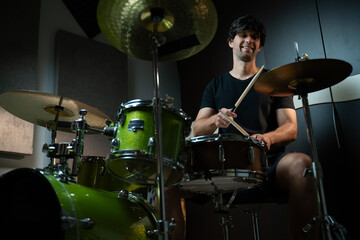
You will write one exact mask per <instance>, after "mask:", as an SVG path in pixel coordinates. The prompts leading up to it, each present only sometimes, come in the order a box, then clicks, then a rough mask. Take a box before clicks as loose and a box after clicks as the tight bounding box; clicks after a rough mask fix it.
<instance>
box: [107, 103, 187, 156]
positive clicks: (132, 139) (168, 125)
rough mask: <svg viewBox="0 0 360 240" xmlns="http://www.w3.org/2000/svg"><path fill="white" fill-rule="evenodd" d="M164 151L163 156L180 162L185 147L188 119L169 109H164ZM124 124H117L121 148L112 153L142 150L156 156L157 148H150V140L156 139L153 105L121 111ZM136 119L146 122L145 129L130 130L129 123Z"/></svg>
mask: <svg viewBox="0 0 360 240" xmlns="http://www.w3.org/2000/svg"><path fill="white" fill-rule="evenodd" d="M161 112H162V114H161V121H162V149H163V155H165V156H167V157H169V158H172V159H174V161H178V158H179V154H180V152H181V151H182V150H183V149H184V146H185V132H186V129H185V127H186V118H184V117H183V116H181V115H180V113H178V112H176V111H175V110H171V109H169V108H165V107H163V108H162V111H161ZM121 115H122V116H121V117H123V118H125V122H124V123H122V124H121V123H117V128H118V130H117V133H116V138H117V139H119V143H120V144H119V147H117V148H113V149H112V152H113V153H114V152H116V151H121V150H141V151H143V152H144V153H145V154H155V150H156V147H155V146H154V147H152V148H149V147H148V141H149V139H150V138H153V139H154V140H155V139H156V136H155V123H154V110H153V106H152V105H146V104H140V105H139V106H137V107H127V106H126V105H125V107H123V108H122V110H121ZM134 119H140V120H143V121H144V126H143V129H139V130H137V131H131V130H129V123H130V122H131V121H132V120H134Z"/></svg>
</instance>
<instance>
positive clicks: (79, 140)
mask: <svg viewBox="0 0 360 240" xmlns="http://www.w3.org/2000/svg"><path fill="white" fill-rule="evenodd" d="M79 114H80V117H79V119H77V120H75V121H73V122H72V124H71V130H72V131H73V132H76V137H75V139H73V140H72V148H73V151H74V159H73V165H72V168H71V175H72V176H77V174H78V168H79V164H80V159H81V157H82V155H83V152H84V135H85V132H86V131H87V130H86V129H87V124H86V120H85V117H84V116H85V115H86V114H87V110H86V109H81V110H80V111H79Z"/></svg>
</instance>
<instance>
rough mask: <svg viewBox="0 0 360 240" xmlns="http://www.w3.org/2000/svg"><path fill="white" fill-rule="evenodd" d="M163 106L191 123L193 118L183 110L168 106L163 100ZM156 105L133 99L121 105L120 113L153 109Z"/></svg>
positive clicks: (147, 100) (146, 100)
mask: <svg viewBox="0 0 360 240" xmlns="http://www.w3.org/2000/svg"><path fill="white" fill-rule="evenodd" d="M160 101H161V106H162V108H163V109H166V110H169V111H171V112H173V113H175V114H177V115H178V116H180V117H182V118H183V119H184V120H185V121H191V118H190V117H189V116H188V115H187V114H186V113H185V112H184V111H183V110H182V109H178V108H175V107H168V106H166V104H164V103H165V100H163V99H161V100H160ZM153 105H154V103H153V101H152V100H149V99H139V98H138V99H133V100H130V101H128V102H126V103H121V105H120V109H119V111H123V109H130V108H133V107H152V106H153Z"/></svg>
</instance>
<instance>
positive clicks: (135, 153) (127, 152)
mask: <svg viewBox="0 0 360 240" xmlns="http://www.w3.org/2000/svg"><path fill="white" fill-rule="evenodd" d="M115 154H123V155H119V156H115ZM120 157H124V159H132V158H134V157H136V158H139V159H141V160H145V161H153V160H156V159H155V158H154V157H153V154H148V153H145V152H144V151H143V150H133V149H123V150H119V151H114V152H112V153H111V154H109V156H108V157H107V158H106V159H105V160H106V161H111V160H113V159H119V158H120ZM163 158H164V164H165V165H166V166H168V167H171V168H173V166H171V165H173V164H175V165H176V166H175V167H176V168H173V169H174V170H179V169H180V170H183V169H184V165H183V164H181V163H180V162H176V161H175V160H174V159H173V158H171V157H168V156H165V155H164V156H163ZM168 164H169V165H168Z"/></svg>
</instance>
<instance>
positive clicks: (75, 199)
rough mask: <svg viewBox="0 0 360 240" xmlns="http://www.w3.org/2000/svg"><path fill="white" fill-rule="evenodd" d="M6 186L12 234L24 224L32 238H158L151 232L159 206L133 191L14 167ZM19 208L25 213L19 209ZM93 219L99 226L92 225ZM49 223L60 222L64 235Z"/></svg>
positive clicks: (2, 183) (8, 224) (3, 199)
mask: <svg viewBox="0 0 360 240" xmlns="http://www.w3.org/2000/svg"><path fill="white" fill-rule="evenodd" d="M34 183H36V185H34ZM0 186H2V187H4V188H2V190H3V191H2V193H1V195H0V200H1V201H0V202H1V203H3V204H4V205H3V206H2V211H1V212H2V217H6V222H4V223H3V226H5V227H6V228H7V229H10V230H7V231H11V233H10V234H14V233H13V231H14V230H16V228H18V231H19V230H20V231H22V229H24V231H26V232H25V233H23V235H25V236H26V237H29V239H31V237H34V238H35V239H129V240H132V239H140V240H141V239H153V238H150V237H149V236H147V234H146V232H147V231H148V230H155V229H156V222H157V220H156V216H155V215H154V212H153V209H152V207H151V206H149V205H148V204H147V203H146V202H144V201H143V200H142V199H140V198H139V197H137V196H135V195H134V194H132V193H131V192H127V191H126V193H128V194H127V195H121V194H120V195H119V193H114V192H108V191H104V190H100V189H93V188H89V187H85V186H82V185H79V184H76V183H72V182H63V181H60V180H59V179H58V178H57V176H55V175H52V174H50V173H47V172H44V171H42V170H35V169H16V170H13V171H11V172H9V174H8V173H7V174H5V175H4V176H2V177H1V178H0ZM6 186H7V187H6ZM32 193H36V194H34V195H33V194H32ZM37 194H39V195H41V196H40V197H39V196H38V195H37ZM45 196H46V197H45ZM29 203H32V205H30V204H29ZM5 204H6V206H5ZM24 205H25V206H31V207H27V208H25V207H21V206H24ZM19 207H21V211H14V210H15V209H17V208H19ZM8 208H9V209H10V210H7V209H8ZM4 212H5V213H4ZM34 212H38V215H39V216H40V217H37V216H34ZM88 219H90V220H91V221H92V222H93V223H94V224H92V222H88V223H89V224H86V222H87V220H88ZM34 221H35V222H34ZM2 222H3V221H2ZM26 222H28V223H26ZM23 224H25V225H23ZM44 226H47V227H49V228H50V227H54V226H55V227H54V229H57V230H58V229H60V230H61V233H60V232H56V233H55V231H53V230H51V231H47V229H46V228H45V229H44ZM56 226H57V227H56ZM25 229H28V230H25ZM52 233H53V234H56V235H54V236H52V235H51V234H52ZM16 234H17V236H20V234H21V233H16ZM43 234H47V235H43ZM5 236H6V235H5Z"/></svg>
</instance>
